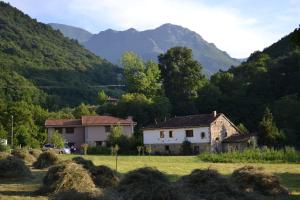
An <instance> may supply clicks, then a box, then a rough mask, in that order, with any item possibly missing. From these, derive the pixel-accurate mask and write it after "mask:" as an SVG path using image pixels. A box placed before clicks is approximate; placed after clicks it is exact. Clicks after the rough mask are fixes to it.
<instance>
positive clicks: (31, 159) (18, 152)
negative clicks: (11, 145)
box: [12, 148, 36, 163]
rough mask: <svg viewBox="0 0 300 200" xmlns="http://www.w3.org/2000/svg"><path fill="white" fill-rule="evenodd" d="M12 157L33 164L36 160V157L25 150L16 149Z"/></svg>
mask: <svg viewBox="0 0 300 200" xmlns="http://www.w3.org/2000/svg"><path fill="white" fill-rule="evenodd" d="M12 155H14V156H16V157H18V158H20V159H22V160H24V161H25V162H26V163H33V162H34V161H35V160H36V159H35V157H34V156H33V155H31V154H30V153H29V151H28V150H27V149H25V148H21V149H14V150H13V152H12Z"/></svg>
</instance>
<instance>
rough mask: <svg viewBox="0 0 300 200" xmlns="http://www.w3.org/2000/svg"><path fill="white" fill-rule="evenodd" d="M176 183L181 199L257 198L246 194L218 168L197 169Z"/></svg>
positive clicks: (226, 199) (232, 199)
mask: <svg viewBox="0 0 300 200" xmlns="http://www.w3.org/2000/svg"><path fill="white" fill-rule="evenodd" d="M175 185H176V190H177V191H178V192H179V195H180V199H206V200H215V199H224V200H229V199H230V200H238V199H249V200H250V199H252V200H253V199H256V198H254V197H251V198H250V197H248V196H246V195H244V194H243V193H242V192H241V191H240V190H238V189H237V188H236V187H235V186H234V185H232V184H231V183H230V181H229V180H228V179H227V178H226V177H224V176H223V175H221V174H219V173H218V172H217V171H216V170H210V169H208V170H200V169H196V170H194V171H192V173H191V174H189V175H186V176H183V177H181V178H180V179H179V180H178V181H177V182H176V183H175Z"/></svg>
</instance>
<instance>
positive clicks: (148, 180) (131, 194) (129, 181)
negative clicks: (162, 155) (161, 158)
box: [116, 167, 177, 200]
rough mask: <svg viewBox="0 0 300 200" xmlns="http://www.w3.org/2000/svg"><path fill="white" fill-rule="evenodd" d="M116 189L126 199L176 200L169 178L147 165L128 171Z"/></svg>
mask: <svg viewBox="0 0 300 200" xmlns="http://www.w3.org/2000/svg"><path fill="white" fill-rule="evenodd" d="M116 190H117V191H118V193H119V195H120V197H122V199H126V200H141V199H143V200H176V199H177V196H176V195H175V194H174V192H173V190H172V187H171V186H170V182H169V180H168V178H167V177H166V176H165V175H164V174H163V173H161V172H160V171H158V170H157V169H154V168H150V167H145V168H140V169H136V170H133V171H131V172H129V173H127V174H126V175H125V176H124V178H123V179H122V180H121V181H120V183H119V185H118V186H117V188H116Z"/></svg>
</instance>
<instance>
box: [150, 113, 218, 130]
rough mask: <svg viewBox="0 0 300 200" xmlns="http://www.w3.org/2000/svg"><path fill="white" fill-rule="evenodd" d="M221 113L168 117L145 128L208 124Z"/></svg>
mask: <svg viewBox="0 0 300 200" xmlns="http://www.w3.org/2000/svg"><path fill="white" fill-rule="evenodd" d="M220 115H221V113H219V114H217V115H216V116H214V115H213V114H201V115H188V116H179V117H173V118H170V119H168V120H166V121H164V122H160V123H157V124H155V125H151V126H147V127H145V128H144V130H147V129H157V128H182V127H197V126H210V124H211V123H212V122H213V121H215V120H216V119H217V118H218V117H219V116H220Z"/></svg>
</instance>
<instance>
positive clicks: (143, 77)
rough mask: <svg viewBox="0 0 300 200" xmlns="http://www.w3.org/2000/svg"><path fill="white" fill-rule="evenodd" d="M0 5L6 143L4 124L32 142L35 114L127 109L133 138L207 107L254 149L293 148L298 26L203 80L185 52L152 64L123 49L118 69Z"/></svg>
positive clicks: (299, 103)
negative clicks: (255, 144) (252, 139)
mask: <svg viewBox="0 0 300 200" xmlns="http://www.w3.org/2000/svg"><path fill="white" fill-rule="evenodd" d="M0 9H1V12H0V36H1V38H0V70H1V73H0V138H8V139H9V140H10V137H9V133H10V130H11V125H12V123H13V125H14V129H15V138H14V143H15V144H18V145H22V146H39V145H41V144H43V143H45V142H46V133H45V131H44V129H43V124H44V121H45V119H47V118H77V117H80V116H81V115H87V114H96V113H97V114H110V115H115V116H120V117H125V116H128V115H132V116H133V117H134V120H135V121H136V122H137V123H138V124H137V127H136V134H135V135H136V136H137V137H140V135H141V134H140V128H141V127H144V126H147V125H149V124H152V123H155V122H157V121H161V120H165V118H168V117H172V116H174V115H190V114H198V113H211V112H212V111H213V110H217V111H218V112H223V113H225V114H226V115H227V116H228V117H229V118H230V119H232V121H234V122H235V123H236V124H239V126H238V127H239V128H240V129H241V131H242V132H244V133H247V132H256V133H257V134H258V135H259V142H260V144H261V145H268V146H275V147H282V146H285V145H291V146H295V147H300V142H299V141H300V133H299V132H298V130H299V129H300V115H299V113H300V96H299V95H300V84H299V83H298V79H299V77H300V29H296V30H295V31H293V32H292V33H291V34H289V35H287V36H286V37H284V38H282V39H281V40H280V41H278V42H277V43H275V44H273V45H272V46H270V47H268V48H266V49H265V50H264V51H262V52H254V53H253V54H252V55H251V56H250V57H249V58H248V60H247V61H246V62H244V63H242V64H241V65H240V66H238V67H232V68H230V69H229V70H227V71H220V72H218V73H216V74H214V75H212V76H211V77H210V78H207V77H205V76H204V74H203V70H202V66H201V64H200V63H199V62H197V61H195V60H194V59H193V56H192V53H193V52H192V50H191V49H188V48H185V47H174V48H171V49H169V50H168V51H167V52H165V53H164V54H161V55H160V56H159V57H158V63H156V62H153V61H144V60H143V59H142V58H140V57H138V56H137V55H136V54H134V53H133V52H127V53H125V54H124V55H123V56H122V58H120V61H121V64H122V67H123V68H118V67H117V66H114V65H113V64H111V63H109V62H107V61H105V60H103V59H101V58H99V57H97V56H95V55H94V54H92V53H90V52H89V51H88V50H85V49H84V48H83V47H82V46H80V45H79V44H78V42H77V41H74V40H70V39H68V38H65V37H63V35H62V34H61V33H60V32H59V31H56V30H53V29H52V28H51V27H50V26H48V25H45V24H42V23H39V22H37V21H36V20H34V19H31V18H30V17H29V16H27V15H25V14H23V13H22V12H20V11H19V10H17V9H16V8H13V7H11V6H10V5H9V4H6V3H3V2H0ZM103 84H104V85H107V84H109V85H115V84H124V85H125V87H124V88H122V90H119V89H115V88H105V89H104V90H102V88H101V87H98V86H99V85H103ZM108 95H109V96H114V97H118V98H119V101H118V103H117V104H110V103H109V101H107V99H108ZM84 103H85V104H84ZM87 104H89V105H87Z"/></svg>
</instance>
